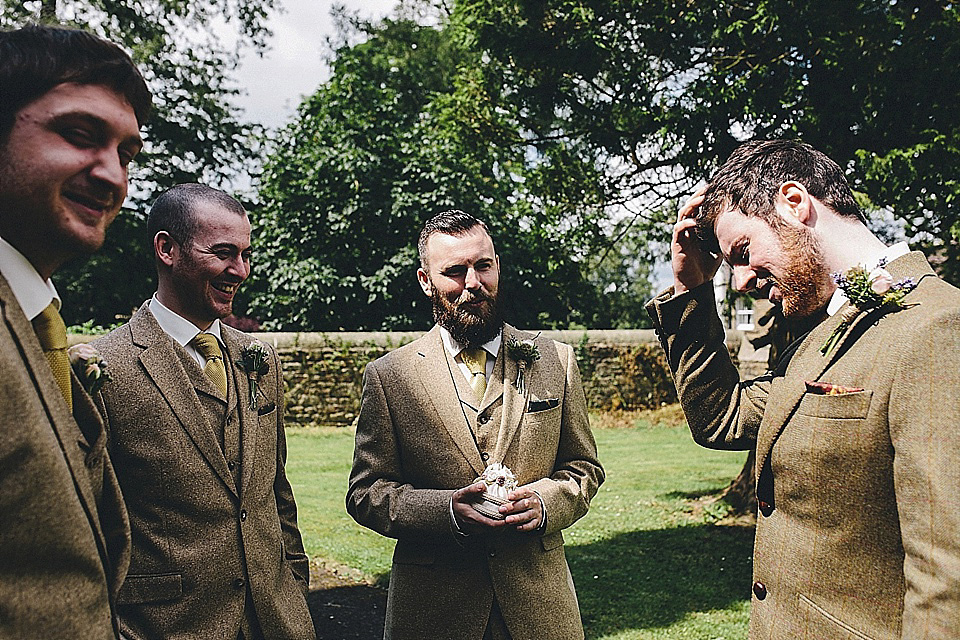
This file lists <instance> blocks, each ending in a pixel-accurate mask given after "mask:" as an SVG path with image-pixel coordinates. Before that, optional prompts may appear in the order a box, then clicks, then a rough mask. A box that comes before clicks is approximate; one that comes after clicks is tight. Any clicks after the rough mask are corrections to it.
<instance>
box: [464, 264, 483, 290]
mask: <svg viewBox="0 0 960 640" xmlns="http://www.w3.org/2000/svg"><path fill="white" fill-rule="evenodd" d="M464 286H465V287H466V288H467V289H479V288H480V286H481V284H480V276H478V275H477V270H476V269H473V268H470V269H467V278H466V281H465V282H464Z"/></svg>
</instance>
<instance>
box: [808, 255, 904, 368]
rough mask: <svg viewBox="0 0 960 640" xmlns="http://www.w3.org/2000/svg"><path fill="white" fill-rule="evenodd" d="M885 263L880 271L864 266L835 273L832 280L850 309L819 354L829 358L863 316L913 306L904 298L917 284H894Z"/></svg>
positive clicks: (885, 262) (901, 281) (879, 268)
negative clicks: (845, 334)
mask: <svg viewBox="0 0 960 640" xmlns="http://www.w3.org/2000/svg"><path fill="white" fill-rule="evenodd" d="M886 265H887V261H886V260H881V261H880V263H879V264H878V265H877V268H876V269H874V270H873V271H867V270H866V269H865V268H863V267H861V266H856V267H853V268H851V269H848V270H847V271H846V273H834V274H833V279H834V281H835V282H836V283H837V286H838V287H840V289H841V290H842V291H843V293H844V294H846V296H847V298H848V299H849V300H850V304H851V306H850V307H849V308H847V309H846V310H845V311H844V312H843V315H842V316H841V317H840V320H841V321H840V324H839V325H837V328H836V329H834V330H833V332H832V333H831V334H830V336H829V337H828V338H827V339H826V341H824V343H823V345H822V346H821V347H820V353H821V354H823V355H825V356H828V355H830V352H831V351H833V348H834V347H836V346H837V343H838V342H839V341H840V338H841V337H843V334H844V333H846V332H847V329H849V328H850V325H852V324H853V321H854V320H856V319H857V317H858V316H859V315H860V314H861V313H866V312H869V311H873V310H880V311H883V312H890V311H899V310H900V309H907V308H909V307H912V306H914V305H910V304H904V302H903V298H904V296H906V295H907V294H908V293H910V291H911V290H913V288H914V287H916V286H917V284H916V283H915V282H914V281H913V280H911V279H910V278H904V279H903V280H900V281H898V282H894V281H893V276H891V275H890V272H889V271H887V270H886V269H884V267H885V266H886Z"/></svg>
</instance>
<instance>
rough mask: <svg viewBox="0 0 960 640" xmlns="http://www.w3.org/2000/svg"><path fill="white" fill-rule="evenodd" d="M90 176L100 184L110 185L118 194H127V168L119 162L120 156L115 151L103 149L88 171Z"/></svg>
mask: <svg viewBox="0 0 960 640" xmlns="http://www.w3.org/2000/svg"><path fill="white" fill-rule="evenodd" d="M90 175H91V176H93V177H94V178H96V179H97V180H100V181H101V182H103V183H105V184H108V185H110V186H111V187H112V188H113V189H115V190H116V191H117V192H118V193H122V194H126V192H127V168H126V167H125V166H124V165H123V163H122V162H121V161H120V156H119V155H117V152H116V150H113V149H109V148H106V149H103V150H102V151H101V152H100V153H99V155H98V157H97V162H96V164H94V166H93V168H92V169H91V170H90Z"/></svg>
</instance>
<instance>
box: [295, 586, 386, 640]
mask: <svg viewBox="0 0 960 640" xmlns="http://www.w3.org/2000/svg"><path fill="white" fill-rule="evenodd" d="M307 606H308V607H309V608H310V615H311V616H312V617H313V626H314V628H315V629H316V631H317V639H318V640H381V638H383V621H384V616H385V614H386V609H387V591H386V589H380V588H378V587H372V586H370V585H366V584H357V585H350V586H344V587H332V588H329V589H317V590H315V591H311V592H310V593H309V594H308V595H307Z"/></svg>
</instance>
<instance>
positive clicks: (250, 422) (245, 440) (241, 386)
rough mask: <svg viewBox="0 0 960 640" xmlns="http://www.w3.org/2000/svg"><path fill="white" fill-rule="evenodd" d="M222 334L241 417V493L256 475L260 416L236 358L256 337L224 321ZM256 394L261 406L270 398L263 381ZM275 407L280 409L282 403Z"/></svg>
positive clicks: (274, 372) (268, 373)
mask: <svg viewBox="0 0 960 640" xmlns="http://www.w3.org/2000/svg"><path fill="white" fill-rule="evenodd" d="M220 335H221V336H222V337H223V342H224V344H225V345H226V353H224V354H223V362H224V365H225V366H226V367H227V368H228V369H229V370H230V373H231V374H232V375H231V376H230V377H231V380H232V381H233V389H234V392H235V393H234V394H233V395H234V401H235V402H236V404H237V415H238V417H239V419H240V461H241V464H240V469H241V476H240V494H241V495H243V492H244V490H245V489H246V487H247V484H248V483H249V482H250V478H251V477H252V476H253V467H254V464H253V461H254V460H255V459H256V458H255V457H254V456H255V455H256V450H257V432H258V431H259V426H260V420H259V414H258V413H257V409H251V408H250V380H249V379H248V378H247V373H246V371H244V370H243V369H242V368H241V367H239V366H238V365H237V360H239V359H240V352H241V351H242V350H243V348H244V347H246V346H247V345H248V344H250V343H251V342H253V339H252V338H251V337H250V336H247V335H245V334H242V333H239V332H233V331H231V330H230V329H229V328H227V326H226V325H223V324H221V331H220ZM269 364H270V367H271V368H273V367H276V366H278V364H277V360H276V359H274V360H273V361H272V362H270V363H269ZM271 373H272V374H273V375H276V376H279V375H280V372H279V371H269V372H267V375H268V376H269V375H270V374H271ZM261 380H262V378H261ZM257 395H258V397H259V399H260V402H259V403H258V406H263V403H264V401H265V400H267V398H266V396H265V395H264V392H263V390H262V385H261V390H260V391H258V393H257ZM274 401H275V402H280V399H279V398H276V399H275V400H274ZM231 404H232V403H231ZM276 410H277V411H279V410H280V409H279V407H278V408H277V409H276Z"/></svg>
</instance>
